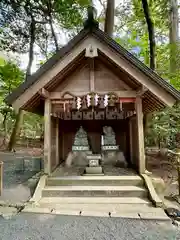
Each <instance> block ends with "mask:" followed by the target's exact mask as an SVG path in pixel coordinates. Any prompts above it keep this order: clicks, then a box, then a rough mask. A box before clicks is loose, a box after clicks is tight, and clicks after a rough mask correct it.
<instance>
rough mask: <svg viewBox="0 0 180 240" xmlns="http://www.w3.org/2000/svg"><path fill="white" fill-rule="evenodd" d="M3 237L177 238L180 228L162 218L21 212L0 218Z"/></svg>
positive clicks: (22, 239) (37, 239) (63, 239)
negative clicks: (137, 218) (8, 218)
mask: <svg viewBox="0 0 180 240" xmlns="http://www.w3.org/2000/svg"><path fill="white" fill-rule="evenodd" d="M0 239H1V240H25V239H26V240H59V239H60V240H136V239H137V240H178V239H180V228H178V227H176V226H173V225H172V224H170V223H167V222H161V221H150V220H134V219H123V218H110V217H108V218H107V217H106V218H105V217H104V218H99V217H93V218H92V217H77V216H74V217H73V216H57V215H51V214H32V213H20V214H18V215H16V216H14V217H13V218H12V219H10V220H6V219H3V218H0Z"/></svg>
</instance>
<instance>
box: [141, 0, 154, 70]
mask: <svg viewBox="0 0 180 240" xmlns="http://www.w3.org/2000/svg"><path fill="white" fill-rule="evenodd" d="M142 6H143V10H144V17H145V19H146V24H147V28H148V35H149V60H150V68H151V69H152V70H155V34H154V23H153V21H152V19H151V16H150V11H149V6H148V2H147V0H142Z"/></svg>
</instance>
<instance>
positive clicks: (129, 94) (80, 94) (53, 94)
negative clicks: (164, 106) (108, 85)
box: [49, 91, 137, 100]
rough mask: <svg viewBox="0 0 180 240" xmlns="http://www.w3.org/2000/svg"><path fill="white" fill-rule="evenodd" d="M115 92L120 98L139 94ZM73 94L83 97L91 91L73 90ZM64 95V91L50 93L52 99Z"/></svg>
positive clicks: (98, 92) (100, 93)
mask: <svg viewBox="0 0 180 240" xmlns="http://www.w3.org/2000/svg"><path fill="white" fill-rule="evenodd" d="M113 93H114V94H116V95H117V96H118V97H120V98H135V97H136V96H137V92H136V91H113ZM71 94H72V95H73V96H76V97H81V96H84V95H87V94H89V92H88V91H82V92H80V91H71ZM97 94H99V95H104V94H108V92H107V91H106V92H105V91H97ZM63 96H64V92H51V93H50V95H49V98H50V99H52V100H53V99H62V97H63ZM68 98H69V97H68ZM72 98H73V97H72Z"/></svg>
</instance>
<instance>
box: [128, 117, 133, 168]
mask: <svg viewBox="0 0 180 240" xmlns="http://www.w3.org/2000/svg"><path fill="white" fill-rule="evenodd" d="M132 127H133V126H132V118H130V119H129V145H130V146H129V149H130V160H131V164H132V165H133V164H134V163H133V157H134V154H133V129H132Z"/></svg>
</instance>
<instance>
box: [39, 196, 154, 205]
mask: <svg viewBox="0 0 180 240" xmlns="http://www.w3.org/2000/svg"><path fill="white" fill-rule="evenodd" d="M39 204H40V205H41V206H42V205H43V204H52V205H53V206H54V205H56V204H69V205H70V206H72V205H76V204H89V205H91V204H110V205H112V204H122V205H126V204H127V205H128V206H130V207H131V206H132V205H137V204H138V205H150V206H151V205H152V203H151V202H150V201H149V200H148V199H147V198H140V197H129V198H128V197H127V198H126V197H113V198H111V197H93V198H89V197H43V198H41V199H40V201H39Z"/></svg>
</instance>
